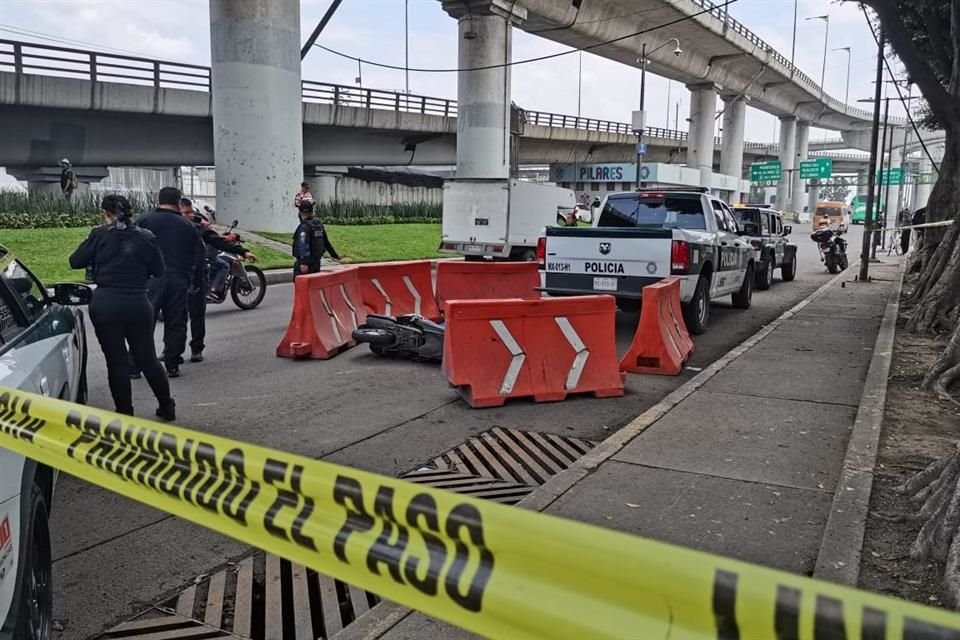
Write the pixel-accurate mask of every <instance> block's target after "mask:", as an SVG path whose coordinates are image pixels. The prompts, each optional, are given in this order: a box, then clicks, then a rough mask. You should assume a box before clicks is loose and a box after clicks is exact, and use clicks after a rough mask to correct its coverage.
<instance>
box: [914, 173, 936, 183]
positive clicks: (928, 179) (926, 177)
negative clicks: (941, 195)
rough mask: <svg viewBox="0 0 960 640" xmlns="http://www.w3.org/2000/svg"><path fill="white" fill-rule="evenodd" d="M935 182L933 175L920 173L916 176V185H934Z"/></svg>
mask: <svg viewBox="0 0 960 640" xmlns="http://www.w3.org/2000/svg"><path fill="white" fill-rule="evenodd" d="M936 181H937V174H935V173H921V174H920V175H918V176H917V184H934V183H935V182H936Z"/></svg>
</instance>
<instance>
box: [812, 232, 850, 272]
mask: <svg viewBox="0 0 960 640" xmlns="http://www.w3.org/2000/svg"><path fill="white" fill-rule="evenodd" d="M810 239H811V240H813V241H814V242H816V243H817V248H818V249H819V250H820V262H822V263H824V264H825V265H826V267H827V271H829V272H830V273H839V272H840V271H843V270H844V269H846V268H847V267H848V266H849V264H848V262H847V241H846V240H844V239H843V238H841V237H840V234H839V233H838V232H837V231H835V230H834V229H829V228H827V229H820V230H818V231H814V232H813V234H812V235H811V236H810Z"/></svg>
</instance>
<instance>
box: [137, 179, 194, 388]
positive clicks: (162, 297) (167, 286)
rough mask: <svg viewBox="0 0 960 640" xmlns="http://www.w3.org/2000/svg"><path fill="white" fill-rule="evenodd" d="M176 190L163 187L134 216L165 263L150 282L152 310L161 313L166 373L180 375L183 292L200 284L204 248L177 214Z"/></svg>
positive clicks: (184, 335) (184, 318)
mask: <svg viewBox="0 0 960 640" xmlns="http://www.w3.org/2000/svg"><path fill="white" fill-rule="evenodd" d="M180 198H181V194H180V190H179V189H177V188H176V187H164V188H162V189H160V192H159V194H157V208H156V209H154V210H153V211H151V212H149V213H145V214H143V215H142V216H140V217H139V218H138V219H137V225H139V226H141V227H143V228H144V229H148V230H150V231H152V232H153V235H155V236H156V237H157V244H158V245H159V247H160V251H161V253H163V260H164V262H165V263H166V265H167V269H166V273H165V274H164V276H163V277H162V278H158V279H156V280H154V281H151V283H150V301H151V302H152V303H153V310H154V314H155V315H156V316H157V317H159V316H160V314H161V313H162V314H163V361H164V365H165V366H166V368H167V376H169V377H171V378H176V377H178V376H179V375H180V359H181V358H182V357H183V352H184V350H185V349H186V348H187V293H188V291H189V290H191V289H202V288H203V284H204V282H203V280H204V277H203V274H204V271H203V270H204V249H203V242H202V241H201V239H200V233H199V232H198V231H197V229H196V227H195V226H194V225H193V223H191V222H190V221H189V220H187V219H186V218H184V217H183V216H182V215H180Z"/></svg>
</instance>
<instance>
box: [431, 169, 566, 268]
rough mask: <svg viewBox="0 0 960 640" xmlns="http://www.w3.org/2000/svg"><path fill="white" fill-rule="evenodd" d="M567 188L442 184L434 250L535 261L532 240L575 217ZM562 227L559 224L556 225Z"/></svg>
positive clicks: (507, 183) (485, 182) (501, 182)
mask: <svg viewBox="0 0 960 640" xmlns="http://www.w3.org/2000/svg"><path fill="white" fill-rule="evenodd" d="M576 206H577V202H576V196H574V193H573V191H571V190H570V189H564V188H562V187H555V186H553V185H544V184H537V183H535V182H524V181H522V180H515V179H510V180H448V181H447V182H445V183H444V185H443V225H442V234H441V240H440V252H441V253H451V254H460V255H463V256H466V257H468V258H483V257H492V258H498V259H510V260H529V261H534V260H536V259H537V240H538V239H539V238H540V236H542V235H543V233H544V229H546V228H547V227H551V226H555V225H557V224H558V220H560V221H563V220H565V219H568V217H572V218H573V219H575V218H576V216H575V215H573V216H571V214H575V210H576ZM561 223H562V222H561Z"/></svg>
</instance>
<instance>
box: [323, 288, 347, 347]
mask: <svg viewBox="0 0 960 640" xmlns="http://www.w3.org/2000/svg"><path fill="white" fill-rule="evenodd" d="M320 302H322V303H323V308H324V310H326V312H327V315H328V316H330V324H331V325H332V326H333V333H334V334H335V335H336V336H337V342H343V336H342V335H340V323H339V322H337V316H335V315H333V309H331V308H330V303H329V302H327V294H326V292H324V290H323V289H321V290H320Z"/></svg>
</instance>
